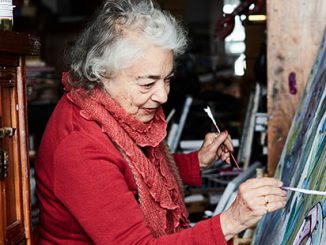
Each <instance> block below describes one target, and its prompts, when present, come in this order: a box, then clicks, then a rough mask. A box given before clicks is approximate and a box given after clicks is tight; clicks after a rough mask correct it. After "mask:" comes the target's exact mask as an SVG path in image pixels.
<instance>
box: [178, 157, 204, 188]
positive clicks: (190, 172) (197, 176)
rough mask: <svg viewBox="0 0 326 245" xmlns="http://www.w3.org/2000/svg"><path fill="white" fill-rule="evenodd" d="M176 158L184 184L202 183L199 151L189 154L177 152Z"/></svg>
mask: <svg viewBox="0 0 326 245" xmlns="http://www.w3.org/2000/svg"><path fill="white" fill-rule="evenodd" d="M174 160H175V162H176V164H177V166H178V169H179V173H180V177H181V179H182V181H183V183H184V184H186V185H195V186H200V185H201V184H202V179H201V173H200V167H199V160H198V152H197V151H195V152H191V153H188V154H179V153H175V154H174Z"/></svg>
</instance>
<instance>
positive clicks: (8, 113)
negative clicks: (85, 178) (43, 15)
mask: <svg viewBox="0 0 326 245" xmlns="http://www.w3.org/2000/svg"><path fill="white" fill-rule="evenodd" d="M39 50H40V42H39V40H38V39H37V38H35V37H33V36H30V35H27V34H21V33H14V32H1V31H0V188H1V191H0V244H1V245H2V244H31V218H30V186H29V161H28V145H27V144H28V142H27V139H28V130H27V111H26V108H27V106H26V84H25V77H26V76H25V56H26V55H38V54H39Z"/></svg>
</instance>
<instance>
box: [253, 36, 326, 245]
mask: <svg viewBox="0 0 326 245" xmlns="http://www.w3.org/2000/svg"><path fill="white" fill-rule="evenodd" d="M325 84H326V35H324V38H323V40H322V44H321V47H320V49H319V51H318V56H317V58H316V60H315V63H314V65H313V67H312V70H311V73H310V76H309V79H308V82H307V85H306V88H305V91H304V94H303V97H302V99H301V101H300V103H299V107H298V109H297V111H296V114H295V116H294V119H293V122H292V125H291V129H290V131H289V134H288V137H287V140H286V143H285V147H284V148H283V151H282V154H281V158H280V161H279V164H278V167H277V169H276V173H275V177H276V178H278V179H281V180H282V181H283V182H284V186H290V187H298V188H304V189H313V190H320V191H326V171H325V170H326V147H325V146H326V113H325V110H326V97H325V94H326V89H325ZM253 244H257V245H261V244H264V245H268V244H273V245H278V244H314V245H321V244H326V197H325V196H317V195H307V194H300V193H298V192H292V191H290V192H288V196H287V203H286V207H285V208H284V209H281V210H279V211H276V212H273V213H269V214H267V215H265V216H264V217H263V219H262V220H261V221H260V223H259V224H258V226H257V229H256V233H255V236H254V239H253Z"/></svg>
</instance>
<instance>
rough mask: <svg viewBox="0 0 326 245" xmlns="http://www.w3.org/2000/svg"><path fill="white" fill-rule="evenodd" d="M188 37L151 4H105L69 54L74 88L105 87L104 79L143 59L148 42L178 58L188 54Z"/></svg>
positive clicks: (114, 0)
mask: <svg viewBox="0 0 326 245" xmlns="http://www.w3.org/2000/svg"><path fill="white" fill-rule="evenodd" d="M186 36H187V35H186V31H185V29H184V28H183V27H182V26H181V24H180V23H179V22H178V21H176V19H175V18H174V17H173V16H172V15H171V14H170V13H168V12H167V11H163V10H161V9H160V8H159V6H158V5H157V4H156V3H155V2H152V1H151V0H105V1H104V3H103V4H102V6H101V7H100V8H99V9H98V11H97V12H96V13H95V15H94V17H93V18H92V20H91V21H90V22H89V23H88V25H87V26H86V28H85V29H84V31H83V32H82V33H81V35H80V37H79V38H78V39H77V41H76V43H75V45H74V46H73V47H72V49H71V50H70V53H69V54H68V55H69V57H70V62H71V65H70V69H71V71H70V79H69V80H70V84H71V85H73V86H74V87H84V88H86V89H88V90H91V89H92V88H94V87H96V86H102V82H101V80H102V79H103V78H104V77H105V78H107V79H110V78H112V77H113V76H114V75H116V74H117V73H118V72H119V71H121V70H122V69H124V68H127V67H129V66H131V65H132V64H134V63H135V62H136V61H137V60H138V59H139V58H141V56H142V54H143V53H144V51H145V50H146V48H147V47H146V43H147V45H148V42H149V43H151V44H153V45H157V46H160V47H162V48H165V49H168V50H171V51H172V52H173V54H174V57H175V58H176V57H177V56H178V55H180V54H182V53H183V52H184V51H185V48H186V46H187V37H186ZM135 37H136V39H135ZM137 40H138V41H137Z"/></svg>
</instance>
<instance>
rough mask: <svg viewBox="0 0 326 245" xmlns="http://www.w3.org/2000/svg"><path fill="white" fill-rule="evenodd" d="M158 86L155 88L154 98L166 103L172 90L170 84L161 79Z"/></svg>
mask: <svg viewBox="0 0 326 245" xmlns="http://www.w3.org/2000/svg"><path fill="white" fill-rule="evenodd" d="M157 85H158V86H157V87H156V88H155V90H154V93H153V95H152V100H154V101H156V102H158V103H160V104H164V103H166V102H167V100H168V95H169V92H170V86H169V85H168V84H166V83H165V81H160V82H159V83H158V84H157Z"/></svg>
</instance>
